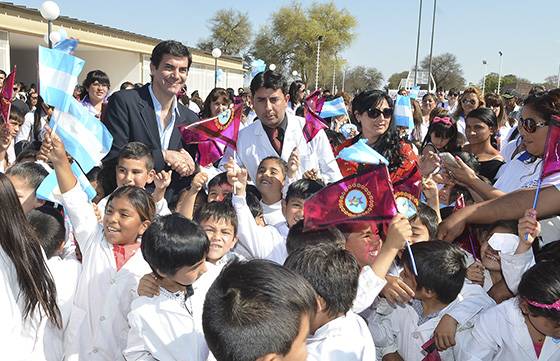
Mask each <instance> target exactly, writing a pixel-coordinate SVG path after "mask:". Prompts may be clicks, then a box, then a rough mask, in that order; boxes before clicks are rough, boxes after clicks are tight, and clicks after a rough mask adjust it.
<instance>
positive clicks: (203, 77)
mask: <svg viewBox="0 0 560 361" xmlns="http://www.w3.org/2000/svg"><path fill="white" fill-rule="evenodd" d="M222 70H223V71H224V74H223V76H222V77H221V79H219V80H218V82H217V86H218V87H219V88H233V89H235V92H236V93H237V89H238V88H240V87H242V86H243V73H241V72H235V71H232V70H229V69H222ZM212 89H214V67H213V66H209V65H204V64H197V63H193V64H192V65H191V69H190V70H189V76H188V78H187V91H188V94H189V95H190V94H191V93H192V92H193V91H195V90H198V93H199V94H200V97H201V98H202V99H203V100H204V99H205V98H206V96H207V95H208V94H209V93H210V91H212Z"/></svg>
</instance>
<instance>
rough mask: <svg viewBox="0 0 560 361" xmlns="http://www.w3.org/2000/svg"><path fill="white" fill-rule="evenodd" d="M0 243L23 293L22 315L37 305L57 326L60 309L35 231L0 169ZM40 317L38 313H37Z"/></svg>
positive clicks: (26, 316) (11, 186)
mask: <svg viewBox="0 0 560 361" xmlns="http://www.w3.org/2000/svg"><path fill="white" fill-rule="evenodd" d="M0 203H1V204H2V207H0V246H1V247H2V250H3V251H4V252H5V253H6V254H7V255H8V257H9V258H10V260H11V261H12V263H13V264H14V268H15V270H16V274H17V280H18V284H19V288H20V290H21V294H22V295H23V300H24V302H23V304H24V308H23V317H24V319H26V318H28V317H30V316H31V315H33V313H34V312H35V311H36V309H37V308H40V309H41V311H42V312H45V313H46V315H47V317H48V318H49V319H50V320H51V321H52V322H53V323H54V324H55V325H56V326H57V327H59V328H61V327H62V321H61V315H60V310H59V309H58V306H57V304H56V288H55V285H54V281H53V278H52V276H51V273H50V272H49V269H48V267H47V264H46V263H45V259H44V257H43V253H42V251H41V246H40V243H39V241H38V239H37V236H36V234H35V232H34V231H33V229H32V227H31V225H30V224H29V222H28V221H27V219H26V217H25V214H24V213H23V208H22V207H21V204H20V202H19V200H18V197H17V194H16V191H15V189H14V187H13V185H12V183H11V182H10V180H9V179H8V177H7V176H5V175H4V174H1V173H0ZM41 317H42V316H41Z"/></svg>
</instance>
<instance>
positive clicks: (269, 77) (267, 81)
mask: <svg viewBox="0 0 560 361" xmlns="http://www.w3.org/2000/svg"><path fill="white" fill-rule="evenodd" d="M260 88H267V89H272V90H278V89H281V90H282V94H284V95H286V94H288V82H287V81H286V79H285V78H284V76H282V74H280V73H276V72H274V71H272V70H267V71H265V72H260V73H258V74H257V75H255V77H254V78H253V80H252V81H251V94H252V95H255V93H256V92H257V90H259V89H260Z"/></svg>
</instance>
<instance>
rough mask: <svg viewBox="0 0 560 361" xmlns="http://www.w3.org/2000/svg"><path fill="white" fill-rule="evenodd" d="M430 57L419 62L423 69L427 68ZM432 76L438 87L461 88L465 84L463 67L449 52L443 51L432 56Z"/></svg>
mask: <svg viewBox="0 0 560 361" xmlns="http://www.w3.org/2000/svg"><path fill="white" fill-rule="evenodd" d="M429 62H430V58H429V57H425V58H424V60H422V62H421V63H420V66H421V67H422V69H424V70H428V67H429ZM432 76H433V77H434V80H435V82H436V85H437V87H438V88H444V89H451V88H456V89H462V88H463V87H464V86H465V78H463V68H462V67H461V65H460V64H459V63H458V62H457V57H456V56H455V55H453V54H451V53H444V54H441V55H436V56H434V57H432Z"/></svg>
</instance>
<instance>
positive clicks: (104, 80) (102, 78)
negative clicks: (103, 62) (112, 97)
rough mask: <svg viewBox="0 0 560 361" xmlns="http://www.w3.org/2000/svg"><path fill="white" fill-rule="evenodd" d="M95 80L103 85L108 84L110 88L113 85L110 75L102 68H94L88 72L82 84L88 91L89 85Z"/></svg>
mask: <svg viewBox="0 0 560 361" xmlns="http://www.w3.org/2000/svg"><path fill="white" fill-rule="evenodd" d="M95 82H98V83H99V84H102V85H107V87H108V88H110V87H111V82H110V81H109V76H108V75H107V74H106V73H105V72H104V71H102V70H92V71H90V72H89V73H87V75H86V78H85V79H84V82H83V83H82V86H83V87H84V88H85V90H86V93H87V90H88V88H89V86H90V85H91V84H93V83H95Z"/></svg>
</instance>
